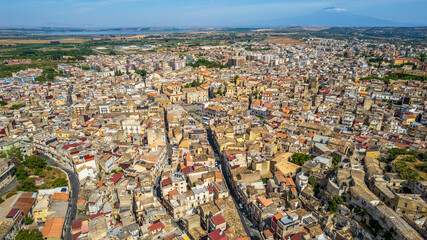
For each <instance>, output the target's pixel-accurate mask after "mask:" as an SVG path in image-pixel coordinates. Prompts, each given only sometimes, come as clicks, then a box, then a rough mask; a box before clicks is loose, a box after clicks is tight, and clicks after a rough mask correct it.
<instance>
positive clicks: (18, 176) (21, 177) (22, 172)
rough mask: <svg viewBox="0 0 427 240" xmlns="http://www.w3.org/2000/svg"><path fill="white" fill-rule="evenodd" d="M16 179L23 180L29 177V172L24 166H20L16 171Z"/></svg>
mask: <svg viewBox="0 0 427 240" xmlns="http://www.w3.org/2000/svg"><path fill="white" fill-rule="evenodd" d="M15 176H16V179H18V180H20V181H22V180H24V179H26V178H27V177H28V172H27V171H25V169H24V167H23V166H19V167H18V168H17V169H16V171H15Z"/></svg>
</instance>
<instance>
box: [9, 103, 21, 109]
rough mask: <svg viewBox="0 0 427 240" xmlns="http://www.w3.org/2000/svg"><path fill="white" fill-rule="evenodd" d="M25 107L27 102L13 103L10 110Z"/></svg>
mask: <svg viewBox="0 0 427 240" xmlns="http://www.w3.org/2000/svg"><path fill="white" fill-rule="evenodd" d="M23 107H25V104H13V105H12V106H11V107H10V108H9V109H10V110H17V109H20V108H23Z"/></svg>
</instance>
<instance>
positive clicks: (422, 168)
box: [421, 162, 427, 173]
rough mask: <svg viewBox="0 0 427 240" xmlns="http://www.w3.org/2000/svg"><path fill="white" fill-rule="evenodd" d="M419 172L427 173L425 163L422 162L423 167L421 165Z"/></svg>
mask: <svg viewBox="0 0 427 240" xmlns="http://www.w3.org/2000/svg"><path fill="white" fill-rule="evenodd" d="M421 171H423V172H425V173H427V162H424V163H423V165H421Z"/></svg>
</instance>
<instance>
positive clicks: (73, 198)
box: [38, 153, 80, 240]
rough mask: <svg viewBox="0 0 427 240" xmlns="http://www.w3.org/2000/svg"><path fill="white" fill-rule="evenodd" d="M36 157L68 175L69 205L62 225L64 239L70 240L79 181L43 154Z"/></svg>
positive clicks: (69, 171) (71, 172) (67, 170)
mask: <svg viewBox="0 0 427 240" xmlns="http://www.w3.org/2000/svg"><path fill="white" fill-rule="evenodd" d="M38 156H41V157H43V158H44V159H46V161H47V164H48V165H49V166H53V167H57V168H60V169H62V170H64V171H65V172H66V173H67V175H68V179H69V180H70V181H69V183H70V190H71V191H70V193H71V197H70V205H69V207H68V212H67V215H66V219H65V223H64V232H65V234H64V239H65V240H70V239H71V238H72V234H71V223H72V222H73V221H74V220H75V218H76V214H77V200H78V199H79V191H80V183H79V180H78V179H77V176H76V175H75V174H74V172H73V171H71V170H70V169H68V168H65V167H63V166H61V165H59V164H58V163H57V162H56V161H55V160H53V159H51V158H50V157H48V156H46V155H45V154H41V153H39V154H38Z"/></svg>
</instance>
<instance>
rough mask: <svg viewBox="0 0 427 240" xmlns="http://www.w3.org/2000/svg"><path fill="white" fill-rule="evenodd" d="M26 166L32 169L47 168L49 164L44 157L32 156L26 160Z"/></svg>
mask: <svg viewBox="0 0 427 240" xmlns="http://www.w3.org/2000/svg"><path fill="white" fill-rule="evenodd" d="M24 165H25V166H27V167H28V168H31V169H37V168H45V167H46V165H47V162H46V159H44V158H42V157H39V156H36V155H32V156H28V157H26V158H25V161H24Z"/></svg>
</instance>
